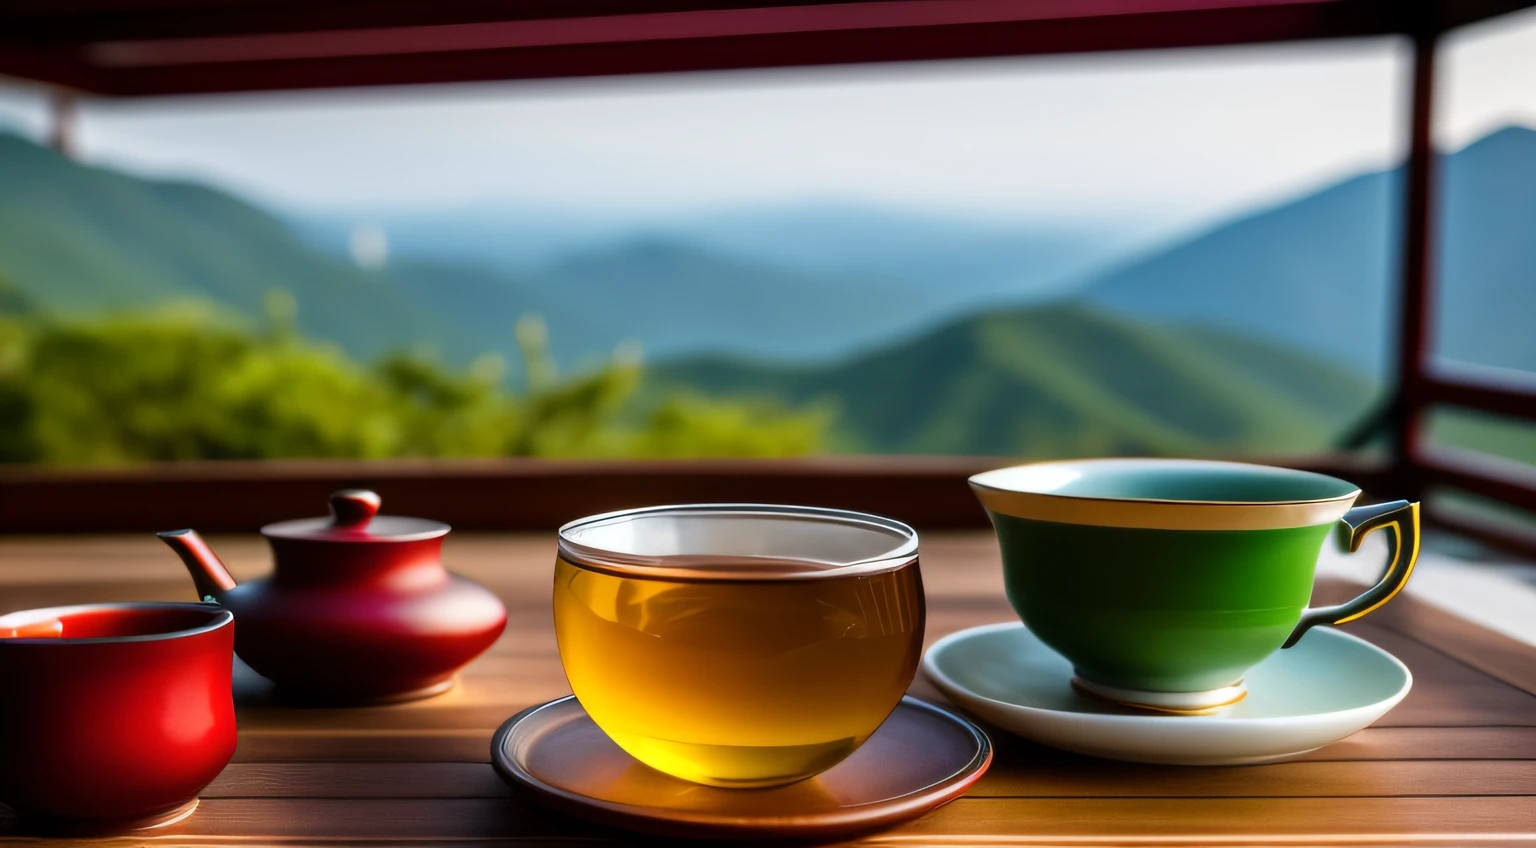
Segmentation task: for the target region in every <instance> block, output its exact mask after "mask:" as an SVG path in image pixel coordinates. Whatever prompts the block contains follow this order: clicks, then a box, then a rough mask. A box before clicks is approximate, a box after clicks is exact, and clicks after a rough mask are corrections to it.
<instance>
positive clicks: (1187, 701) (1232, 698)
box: [1072, 675, 1248, 716]
mask: <svg viewBox="0 0 1536 848" xmlns="http://www.w3.org/2000/svg"><path fill="white" fill-rule="evenodd" d="M1072 688H1074V689H1076V690H1077V691H1079V692H1082V693H1083V694H1085V695H1091V696H1093V697H1095V698H1099V699H1101V700H1105V701H1109V702H1110V703H1112V704H1119V705H1120V706H1122V707H1131V708H1133V709H1138V710H1149V711H1151V712H1157V713H1167V714H1169V715H1186V716H1197V715H1211V714H1213V713H1215V712H1216V711H1217V710H1220V709H1221V708H1222V707H1229V706H1231V705H1233V704H1235V703H1237V702H1238V701H1241V700H1242V699H1243V698H1245V697H1247V695H1248V688H1247V687H1246V686H1244V685H1243V681H1241V680H1239V681H1237V682H1236V683H1234V684H1232V685H1231V686H1223V687H1221V688H1220V689H1207V690H1205V691H1203V692H1150V691H1146V690H1143V689H1121V688H1119V687H1117V686H1105V685H1104V684H1102V683H1094V682H1092V681H1090V680H1084V679H1083V678H1082V677H1080V676H1078V675H1073V676H1072Z"/></svg>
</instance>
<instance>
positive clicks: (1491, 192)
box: [1082, 126, 1536, 374]
mask: <svg viewBox="0 0 1536 848" xmlns="http://www.w3.org/2000/svg"><path fill="white" fill-rule="evenodd" d="M1441 162H1442V165H1443V168H1442V171H1441V176H1442V180H1441V192H1442V193H1441V198H1442V203H1443V205H1442V206H1441V209H1440V211H1439V214H1438V215H1437V221H1438V222H1440V224H1441V230H1440V233H1441V241H1440V244H1439V251H1438V254H1437V255H1438V258H1439V260H1440V261H1439V263H1438V274H1439V285H1440V291H1441V292H1442V298H1441V301H1440V309H1439V312H1438V319H1439V320H1438V324H1437V326H1436V334H1437V337H1438V339H1439V342H1440V345H1441V347H1440V350H1441V351H1443V352H1444V353H1445V355H1447V356H1448V357H1450V358H1453V359H1460V360H1465V361H1470V362H1477V363H1481V364H1487V365H1498V366H1502V367H1509V368H1523V369H1536V339H1533V338H1532V336H1531V334H1530V332H1529V329H1528V321H1527V319H1526V318H1525V316H1528V315H1530V314H1533V311H1536V236H1533V235H1532V226H1533V225H1532V223H1531V222H1533V221H1536V130H1532V129H1530V128H1527V127H1520V126H1510V127H1505V128H1503V129H1501V130H1498V131H1497V132H1494V133H1490V134H1489V135H1487V136H1484V137H1483V138H1481V139H1479V140H1478V141H1476V142H1473V143H1472V144H1469V145H1467V146H1466V147H1465V148H1463V149H1461V150H1460V151H1458V152H1456V153H1455V154H1454V155H1450V156H1445V157H1442V159H1441ZM1400 191H1401V171H1400V170H1393V171H1386V172H1378V173H1371V174H1364V175H1361V176H1358V177H1354V178H1351V179H1348V180H1344V181H1343V182H1340V183H1336V184H1334V185H1331V186H1329V187H1327V188H1324V189H1322V190H1320V191H1317V192H1315V193H1312V194H1310V195H1307V196H1305V197H1302V198H1300V199H1297V200H1294V201H1291V202H1287V203H1283V204H1279V205H1276V206H1274V207H1271V208H1268V209H1264V210H1261V211H1258V212H1255V213H1252V214H1249V215H1245V216H1242V217H1240V218H1238V219H1237V220H1234V221H1231V222H1229V223H1225V224H1221V225H1219V226H1217V227H1214V228H1212V229H1211V230H1209V231H1207V232H1205V233H1203V234H1201V235H1198V236H1196V237H1194V238H1192V239H1189V240H1187V241H1185V242H1183V243H1181V244H1178V245H1174V246H1172V247H1170V248H1168V249H1166V250H1163V251H1159V252H1157V253H1155V254H1153V255H1150V256H1147V257H1145V258H1143V259H1141V260H1139V261H1136V262H1133V263H1131V264H1128V265H1126V266H1124V267H1121V268H1119V269H1116V270H1114V271H1112V272H1109V273H1107V274H1105V275H1104V276H1102V277H1100V278H1099V279H1097V280H1095V281H1093V282H1092V283H1091V284H1089V285H1088V286H1087V287H1085V289H1084V293H1083V295H1082V296H1083V297H1084V298H1085V299H1086V300H1087V301H1088V302H1090V303H1093V304H1096V305H1099V306H1102V307H1104V308H1107V309H1110V310H1113V311H1116V312H1119V313H1122V314H1125V315H1131V316H1136V317H1138V318H1143V319H1151V320H1156V321H1160V322H1165V323H1175V324H1188V323H1193V324H1198V325H1202V326H1208V327H1217V328H1224V329H1228V330H1232V331H1236V332H1243V333H1253V334H1256V335H1258V336H1260V337H1263V338H1267V339H1270V340H1273V341H1277V342H1281V343H1284V344H1288V345H1290V346H1292V347H1294V348H1296V349H1297V350H1302V351H1308V352H1311V353H1313V354H1315V355H1319V356H1322V357H1324V358H1327V359H1329V360H1330V361H1333V362H1337V363H1340V364H1342V365H1344V366H1345V367H1349V368H1354V369H1357V370H1360V371H1362V372H1365V373H1375V374H1379V373H1382V370H1383V368H1384V366H1385V363H1386V359H1387V356H1388V352H1389V351H1390V350H1391V345H1392V344H1393V342H1394V339H1395V333H1394V327H1395V325H1394V323H1393V315H1394V314H1395V309H1396V300H1395V293H1396V284H1397V279H1396V273H1397V267H1398V254H1399V247H1398V245H1399V233H1398V231H1399V228H1400V221H1399V215H1400V209H1399V206H1400Z"/></svg>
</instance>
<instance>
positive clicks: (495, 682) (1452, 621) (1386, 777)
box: [0, 533, 1536, 845]
mask: <svg viewBox="0 0 1536 848" xmlns="http://www.w3.org/2000/svg"><path fill="white" fill-rule="evenodd" d="M211 541H212V543H213V545H214V547H215V549H216V550H218V551H219V553H220V554H221V555H222V556H223V557H224V559H225V561H226V562H227V563H228V564H229V566H230V569H231V571H233V572H234V573H235V574H236V576H238V577H240V578H242V579H244V578H249V577H254V576H258V575H260V574H263V573H265V572H266V571H267V569H268V567H269V564H268V563H269V560H268V554H267V551H266V548H265V545H264V544H263V543H262V542H261V541H260V539H259V538H256V537H238V538H214V539H212V540H211ZM553 556H554V543H553V540H552V539H551V538H548V537H545V536H531V535H523V536H491V535H482V536H459V535H455V536H453V537H450V539H449V541H448V546H447V548H446V549H445V554H444V559H445V562H446V563H447V564H448V565H449V567H450V568H452V569H453V570H455V571H458V572H460V573H463V574H465V575H467V576H470V577H473V578H474V579H476V580H479V581H481V582H483V583H485V584H486V585H487V586H489V587H491V588H492V589H493V590H495V591H496V592H497V593H498V594H499V595H500V596H501V598H502V599H503V600H504V601H505V602H506V605H507V609H508V612H509V614H510V621H509V623H508V627H507V631H506V634H505V635H504V636H502V638H501V640H500V641H499V642H498V643H497V644H496V645H495V646H494V647H493V648H492V649H491V650H490V651H489V652H488V653H487V654H486V655H485V656H483V657H481V658H480V659H479V660H477V661H476V662H474V663H473V664H472V665H470V666H469V667H468V668H467V669H466V670H465V671H464V673H463V676H462V680H461V684H460V686H459V687H458V688H457V689H455V690H454V691H452V692H450V693H448V694H446V695H443V696H440V697H437V698H433V699H429V700H426V701H420V702H416V703H411V704H402V705H397V706H390V707H374V708H368V709H350V710H337V709H330V710H320V709H280V708H275V707H271V706H265V705H260V704H247V705H245V706H242V707H241V708H240V710H239V724H240V744H239V748H238V749H237V751H236V752H235V758H234V761H233V762H232V763H230V765H229V767H228V768H227V769H225V771H224V773H223V774H222V775H220V777H219V778H218V779H217V780H215V781H214V782H213V784H212V785H210V786H209V787H208V788H207V789H205V790H204V791H203V793H202V806H201V807H200V808H199V809H198V811H197V813H196V814H195V815H193V816H192V817H191V818H189V819H187V820H186V821H184V822H181V823H178V824H175V825H172V826H170V827H167V828H164V829H161V830H156V831H152V832H150V835H145V836H136V837H134V838H133V839H132V840H131V842H132V844H151V845H161V844H163V845H189V844H198V845H206V844H226V843H241V844H300V843H305V844H312V843H318V842H326V843H380V842H390V843H392V844H401V843H405V844H412V843H417V844H429V843H431V844H436V843H443V842H450V841H451V842H465V841H470V842H492V843H517V844H533V845H544V844H548V845H553V844H557V843H558V844H569V843H571V842H594V843H612V844H622V843H625V842H629V841H633V840H634V839H635V837H631V836H629V835H627V834H625V833H623V832H619V831H614V830H610V829H605V828H599V827H596V826H592V825H588V824H585V823H583V822H580V821H577V820H573V819H570V818H566V817H563V816H560V815H557V814H554V813H550V812H547V811H545V810H544V809H542V808H541V807H540V806H539V805H538V804H537V803H535V802H534V801H533V800H531V799H528V798H526V797H523V796H519V795H514V794H513V792H512V791H511V790H509V789H508V788H507V787H506V786H505V785H504V784H503V783H502V782H501V780H500V779H499V778H498V777H497V776H496V775H495V773H494V772H493V771H492V770H491V766H490V764H489V758H490V738H491V733H492V731H493V730H495V728H496V727H497V725H499V724H500V723H501V722H502V721H503V720H505V719H506V718H507V717H508V716H510V715H511V714H512V713H514V712H516V711H518V710H520V709H522V708H524V707H527V706H530V705H532V704H536V703H539V702H542V701H546V700H549V699H552V698H555V697H558V696H561V695H565V694H567V693H569V691H570V689H569V688H568V687H567V685H566V681H565V676H564V674H563V673H562V671H561V669H560V662H559V658H558V656H557V654H556V650H555V638H554V631H553V624H552V621H551V615H550V584H551V579H550V575H551V570H552V567H553V562H552V560H553ZM923 573H924V581H925V584H926V587H927V592H928V602H929V619H928V634H927V636H928V642H929V643H932V642H933V641H935V640H937V639H938V638H940V637H942V636H944V635H946V634H948V633H952V632H954V631H956V630H960V629H962V628H965V627H970V626H973V625H976V624H982V623H985V622H990V621H1005V620H1009V619H1011V618H1012V617H1013V614H1012V612H1011V610H1010V609H1009V607H1008V605H1007V602H1006V600H1005V599H1004V597H1003V590H1002V578H1001V574H1000V570H999V566H998V561H997V548H996V545H995V543H994V542H993V540H992V538H991V536H990V535H984V534H976V533H967V534H952V535H934V536H925V537H924V539H923ZM1347 590H1348V587H1346V586H1343V585H1340V584H1324V585H1322V586H1321V587H1320V589H1319V596H1320V600H1328V601H1331V600H1333V599H1334V597H1336V596H1342V595H1343V594H1345V593H1346V592H1347ZM191 596H192V586H191V583H190V581H189V580H188V578H187V577H186V575H185V572H184V571H183V570H182V567H181V564H180V563H179V562H178V561H177V560H176V558H175V557H174V556H173V555H172V554H171V552H170V551H168V550H166V549H165V548H164V547H163V546H162V545H161V544H160V543H159V542H158V541H157V540H155V539H154V538H153V537H152V536H145V537H132V538H127V537H78V538H63V537H34V538H23V537H12V538H4V539H0V612H9V611H12V610H17V609H27V608H32V607H41V606H51V605H58V604H66V603H91V602H100V601H128V600H189V599H191ZM1323 596H1326V597H1323ZM1347 629H1348V630H1349V631H1350V632H1352V633H1355V634H1356V635H1358V636H1362V637H1364V638H1366V639H1369V640H1371V641H1372V642H1375V643H1376V644H1378V645H1381V646H1382V647H1384V648H1386V649H1387V650H1389V651H1391V652H1392V653H1393V654H1395V655H1397V656H1398V657H1399V658H1401V659H1402V660H1403V662H1405V663H1407V665H1408V666H1409V668H1411V669H1412V670H1413V674H1414V678H1415V685H1414V688H1413V691H1412V693H1411V694H1409V696H1408V697H1407V699H1406V700H1404V701H1403V703H1402V704H1401V705H1399V706H1398V707H1397V709H1395V710H1393V711H1392V712H1391V713H1389V714H1388V715H1387V716H1386V717H1384V718H1383V719H1382V720H1381V721H1379V722H1378V723H1377V724H1376V725H1375V726H1374V727H1371V728H1369V729H1367V730H1364V731H1362V732H1360V733H1358V734H1356V735H1355V736H1353V737H1351V738H1349V739H1347V740H1345V741H1343V742H1340V743H1338V744H1336V745H1332V746H1330V747H1327V748H1324V749H1322V750H1320V751H1315V752H1313V753H1312V754H1309V755H1307V756H1305V757H1303V758H1302V759H1300V760H1299V761H1293V762H1288V763H1281V764H1275V765H1264V766H1244V767H1235V768H1181V767H1168V766H1142V765H1130V764H1124V763H1113V762H1108V761H1103V760H1095V759H1091V758H1087V757H1080V756H1076V755H1071V754H1066V753H1061V752H1057V751H1054V750H1051V749H1048V748H1044V747H1041V746H1038V745H1034V744H1032V743H1029V742H1026V741H1023V740H1021V739H1019V738H1017V737H1013V736H1010V735H1008V734H1007V733H1004V732H1002V731H997V730H990V729H989V730H990V732H991V733H992V736H993V740H994V742H995V743H996V745H997V749H998V754H997V759H996V760H995V762H994V763H993V766H992V768H991V770H990V771H989V772H988V773H987V775H986V776H985V777H984V778H983V779H982V780H981V781H980V782H979V783H978V784H977V785H976V786H975V787H974V788H973V789H972V790H971V792H970V793H969V794H968V795H967V796H965V797H964V798H961V799H959V800H958V801H955V802H953V803H951V804H949V805H948V806H946V807H943V808H941V809H939V810H937V811H935V812H933V813H931V814H929V815H928V816H926V817H924V818H921V819H918V820H917V821H915V822H911V823H909V824H906V825H904V826H901V827H898V828H895V829H893V830H889V831H885V832H882V833H878V834H874V835H872V836H868V837H865V838H864V839H862V840H861V841H860V842H859V843H858V844H861V845H876V844H901V845H915V844H944V845H1014V844H1019V845H1025V844H1029V845H1033V844H1053V845H1099V844H1117V845H1119V844H1126V845H1134V844H1155V845H1170V844H1266V845H1279V844H1283V845H1291V844H1328V845H1339V844H1355V843H1388V844H1403V843H1438V844H1451V845H1471V844H1500V845H1509V844H1521V843H1529V844H1532V845H1536V648H1532V647H1530V646H1527V645H1525V644H1523V643H1520V642H1516V641H1514V640H1512V639H1509V638H1507V637H1504V636H1501V635H1498V634H1495V633H1493V632H1492V631H1489V630H1486V629H1483V628H1481V627H1478V626H1477V625H1474V624H1471V623H1469V622H1467V621H1465V620H1462V619H1459V618H1456V617H1454V616H1452V615H1450V614H1448V613H1445V612H1442V611H1439V610H1437V609H1435V608H1433V607H1430V606H1428V605H1426V604H1423V603H1422V602H1417V601H1415V600H1413V599H1412V598H1408V597H1399V598H1398V599H1396V600H1395V601H1393V603H1392V604H1390V605H1388V606H1387V607H1386V608H1384V609H1383V610H1382V611H1380V612H1379V613H1376V614H1374V615H1372V616H1371V617H1370V618H1369V619H1367V620H1365V621H1362V622H1358V623H1355V624H1351V625H1349V626H1348V628H1347ZM912 691H913V694H915V695H917V696H918V697H921V698H925V699H929V700H934V701H938V702H941V703H942V702H943V700H944V699H943V697H942V696H940V695H939V694H938V693H937V692H936V691H935V690H934V689H933V688H932V687H930V686H929V685H928V684H927V683H926V682H925V681H922V680H919V681H918V682H917V683H916V684H914V686H913V687H912ZM0 767H3V764H0ZM0 841H5V842H9V843H13V844H21V843H25V842H26V841H27V840H26V839H24V838H21V837H14V836H13V837H8V838H7V837H0ZM39 844H44V843H39ZM46 844H59V843H58V842H57V841H53V842H49V843H46ZM118 844H122V843H121V842H119V843H118Z"/></svg>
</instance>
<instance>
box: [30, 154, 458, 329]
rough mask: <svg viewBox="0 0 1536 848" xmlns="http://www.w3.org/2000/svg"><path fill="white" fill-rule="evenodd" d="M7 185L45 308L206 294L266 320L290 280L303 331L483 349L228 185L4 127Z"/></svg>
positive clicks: (34, 288)
mask: <svg viewBox="0 0 1536 848" xmlns="http://www.w3.org/2000/svg"><path fill="white" fill-rule="evenodd" d="M0 186H3V190H0V268H3V269H5V273H6V275H7V277H8V278H9V279H10V280H11V282H12V283H13V284H14V285H15V287H16V288H17V289H18V290H20V291H21V292H22V293H23V295H25V296H26V298H27V299H28V300H30V301H31V302H32V303H34V304H35V305H36V306H37V307H38V308H40V309H45V310H48V311H51V312H56V313H61V314H76V315H79V314H91V313H101V312H105V311H110V310H118V309H124V308H128V309H146V308H150V307H154V306H157V305H160V304H162V303H165V302H167V301H171V300H177V299H201V300H208V301H212V302H213V303H215V304H218V305H221V306H224V307H226V308H229V309H231V310H232V311H234V312H236V313H238V314H243V315H256V316H260V315H263V314H265V311H266V310H265V307H264V300H265V298H266V296H267V293H268V292H270V291H271V290H273V289H278V288H281V289H284V290H286V291H288V292H289V293H291V294H292V295H293V297H294V299H295V300H296V301H297V304H298V323H299V328H300V329H301V330H302V331H304V332H305V333H306V334H307V335H310V336H313V337H315V338H319V339H324V340H327V341H332V342H336V343H338V344H340V345H342V346H343V347H344V348H345V349H346V350H348V351H349V352H351V353H353V354H355V355H359V356H372V355H375V354H378V353H381V352H383V351H385V350H388V349H390V348H394V347H401V346H406V345H409V344H411V343H412V342H414V341H417V340H421V339H429V340H431V341H432V342H434V343H436V344H437V345H438V346H439V348H440V349H442V351H443V352H444V353H445V354H448V355H450V356H454V357H455V358H462V357H464V356H472V355H473V354H474V353H476V352H478V349H480V348H481V345H480V344H479V342H478V340H474V339H467V338H465V337H464V335H463V334H461V333H456V332H453V331H452V330H451V329H450V328H449V327H448V326H447V325H446V324H445V323H444V322H442V321H441V320H439V319H438V318H437V317H435V316H434V315H432V314H431V313H430V312H426V311H423V310H422V309H420V308H419V307H418V306H417V305H416V304H414V303H412V301H411V300H410V299H409V298H408V297H406V296H404V295H403V294H402V293H401V292H400V291H398V290H397V288H396V287H395V286H394V285H393V284H392V283H391V281H389V280H388V279H386V278H384V277H383V276H381V275H378V274H372V273H369V272H366V271H363V270H361V269H359V268H356V267H354V266H352V265H349V264H347V263H345V262H343V261H340V260H336V259H331V258H328V257H326V256H324V255H322V254H320V253H318V252H317V251H313V250H310V249H309V248H308V247H306V246H305V245H303V244H302V243H301V242H299V241H298V240H297V239H295V238H294V237H293V236H292V234H291V233H289V231H288V229H287V227H286V226H285V225H284V224H283V223H282V222H281V221H279V220H278V219H276V218H274V217H272V216H270V215H268V214H267V213H265V212H263V211H261V210H260V209H258V208H256V207H254V206H251V205H249V204H246V203H244V202H242V201H240V200H238V199H236V198H234V197H232V196H231V195H228V194H225V193H223V192H219V191H215V190H213V189H209V188H206V187H203V186H199V185H195V184H191V183H183V182H165V181H155V180H146V179H140V178H136V177H130V176H126V175H124V174H120V173H117V172H115V171H111V170H107V169H104V168H96V167H91V166H89V165H84V164H81V163H78V162H74V161H71V160H69V159H66V158H63V157H61V156H59V155H58V154H56V153H54V152H53V151H51V150H47V149H44V148H41V147H38V146H37V145H34V144H32V143H30V142H28V141H25V140H23V139H20V138H17V137H16V136H12V135H7V134H4V133H0ZM461 348H462V349H461Z"/></svg>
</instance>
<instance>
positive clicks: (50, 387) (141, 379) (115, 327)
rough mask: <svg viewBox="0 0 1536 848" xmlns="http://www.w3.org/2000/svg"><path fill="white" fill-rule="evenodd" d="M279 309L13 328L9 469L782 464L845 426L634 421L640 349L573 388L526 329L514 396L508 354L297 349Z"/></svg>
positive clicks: (810, 414)
mask: <svg viewBox="0 0 1536 848" xmlns="http://www.w3.org/2000/svg"><path fill="white" fill-rule="evenodd" d="M268 310H269V313H270V318H271V321H270V322H269V326H268V327H267V328H266V329H265V330H264V331H261V332H253V331H251V330H249V329H246V328H242V327H240V326H238V325H237V324H236V323H234V322H232V321H230V320H227V319H226V318H225V317H224V316H221V315H219V314H217V313H215V312H213V311H212V310H210V309H208V308H206V307H202V306H197V305H183V306H178V307H175V308H170V309H166V310H161V311H159V312H155V313H152V314H142V315H122V316H115V317H110V318H103V319H92V320H60V319H56V318H50V317H46V316H41V315H24V316H8V317H0V460H4V461H12V462H15V461H26V462H43V463H59V464H73V465H99V464H113V463H123V462H134V461H143V460H176V459H236V458H239V459H266V458H280V457H363V458H369V457H402V456H419V457H473V456H514V455H516V456H566V457H579V456H669V457H670V456H785V455H796V454H805V453H811V452H815V451H818V450H821V449H822V447H823V444H824V436H825V434H826V431H827V428H828V426H829V424H830V416H829V415H828V414H827V413H826V411H825V410H821V409H815V408H812V409H806V410H792V409H788V408H785V407H782V406H779V405H775V404H771V403H753V404H744V403H733V402H721V401H709V400H705V399H703V398H697V397H692V396H686V395H680V394H676V393H673V394H669V395H666V396H664V397H662V398H661V399H660V400H659V401H657V402H656V403H655V404H654V406H653V407H652V408H649V409H641V410H636V409H635V408H634V406H635V398H636V394H635V390H636V387H637V386H638V384H639V382H640V379H641V375H642V367H641V365H640V362H639V359H638V356H636V355H635V354H634V352H633V351H620V352H619V354H618V355H616V356H615V357H614V359H613V360H612V361H611V362H608V363H606V364H604V365H603V366H602V367H600V368H596V369H594V370H591V371H588V372H584V373H581V374H577V375H574V376H570V377H565V378H561V377H560V376H559V375H557V374H556V373H555V370H554V367H553V364H552V362H551V361H550V359H549V357H548V353H547V335H548V334H547V331H546V330H545V329H544V328H543V325H542V322H538V321H537V320H536V319H525V320H524V321H522V322H520V323H519V326H518V328H517V338H518V341H519V345H520V347H521V348H522V352H523V360H524V361H523V363H522V365H523V367H524V369H525V371H526V374H525V377H526V379H525V384H526V386H527V388H526V390H525V391H524V392H523V393H522V394H513V393H512V392H509V391H508V390H507V389H506V388H504V386H505V384H506V381H505V379H504V378H505V375H506V372H507V370H508V368H507V365H506V363H505V362H503V361H501V359H500V358H499V357H496V356H494V355H488V356H485V357H482V358H481V359H479V360H477V361H476V362H475V363H474V364H473V365H471V366H470V367H469V368H468V369H464V370H456V369H453V368H449V367H447V366H444V365H442V364H440V363H438V362H436V361H435V360H434V359H432V358H431V357H430V356H428V355H425V354H421V353H404V352H401V353H395V354H392V355H389V356H387V357H384V358H383V359H382V360H380V361H379V362H378V363H376V364H374V365H372V366H367V365H363V364H360V363H357V362H354V361H352V360H350V359H348V358H347V357H345V356H344V355H343V354H342V353H340V352H339V350H337V349H336V348H333V347H329V346H323V345H317V344H314V343H311V342H308V341H305V340H303V339H302V338H300V337H298V336H297V335H296V334H295V332H294V331H293V326H294V324H293V317H294V316H293V309H292V299H291V298H285V297H283V296H282V295H281V294H280V293H279V294H274V295H273V296H272V297H270V298H269V299H268Z"/></svg>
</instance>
